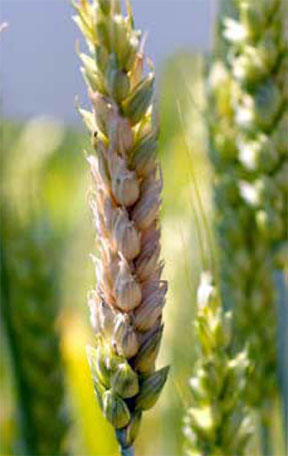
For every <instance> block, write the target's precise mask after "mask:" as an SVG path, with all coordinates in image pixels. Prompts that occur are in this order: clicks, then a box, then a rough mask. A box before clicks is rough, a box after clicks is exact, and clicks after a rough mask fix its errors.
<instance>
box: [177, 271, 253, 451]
mask: <svg viewBox="0 0 288 456" xmlns="http://www.w3.org/2000/svg"><path fill="white" fill-rule="evenodd" d="M230 317H231V315H230V314H229V313H224V312H223V310H222V307H221V303H220V299H219V296H218V295H217V292H216V289H215V288H214V287H213V285H212V280H211V276H210V274H209V273H203V274H202V278H201V283H200V286H199V289H198V312H197V318H196V322H195V329H196V335H197V341H198V348H199V358H198V363H197V364H196V366H195V372H194V376H193V377H192V378H191V379H190V382H189V383H190V390H191V393H192V401H193V403H192V406H191V407H190V408H189V409H188V411H187V414H186V417H185V427H184V433H185V436H186V449H187V454H189V455H191V456H192V455H193V456H196V455H198V456H203V455H207V456H208V455H213V456H214V455H215V456H216V455H217V456H232V455H233V456H240V455H243V454H244V453H245V449H246V447H247V444H248V442H249V438H250V434H251V432H252V426H251V423H250V416H249V412H248V410H247V409H246V407H245V406H244V405H243V392H244V390H245V387H246V385H247V380H248V378H247V373H248V368H249V362H248V359H247V354H246V352H241V353H238V354H237V355H234V356H233V355H231V347H232V337H231V321H230V320H231V318H230Z"/></svg>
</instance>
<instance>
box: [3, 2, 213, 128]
mask: <svg viewBox="0 0 288 456" xmlns="http://www.w3.org/2000/svg"><path fill="white" fill-rule="evenodd" d="M216 1H217V0H134V1H133V0H132V5H133V10H134V16H135V19H136V25H137V26H138V27H140V28H142V30H146V31H148V32H149V35H148V41H147V46H146V51H147V53H148V54H149V55H150V56H151V57H152V58H153V60H154V61H155V63H156V70H157V73H158V75H159V73H160V72H161V67H162V64H163V62H164V61H165V59H166V58H167V57H169V56H171V55H173V54H174V53H175V52H176V51H177V50H182V49H183V50H193V49H196V50H199V49H201V50H207V49H209V46H210V42H211V35H212V27H213V18H214V14H215V9H216ZM72 13H73V10H72V8H71V6H70V4H69V0H67V1H66V0H0V17H1V19H0V21H1V22H3V21H7V22H8V23H9V29H8V30H6V32H5V33H3V35H2V37H1V42H0V48H1V51H0V59H1V70H0V84H1V110H2V112H3V114H4V115H6V116H9V117H16V118H30V117H33V116H35V115H39V114H40V115H51V116H54V117H57V118H59V119H62V120H64V121H67V122H75V121H77V114H75V112H74V98H75V95H76V94H78V95H79V97H80V99H85V88H84V84H83V82H82V79H81V76H80V74H79V63H78V60H77V57H76V55H75V52H74V43H75V40H76V39H77V38H79V33H78V30H77V28H76V26H75V24H74V22H72V20H71V15H72Z"/></svg>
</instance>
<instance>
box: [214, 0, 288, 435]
mask: <svg viewBox="0 0 288 456" xmlns="http://www.w3.org/2000/svg"><path fill="white" fill-rule="evenodd" d="M284 3H285V2H284V1H281V0H271V1H259V2H253V1H250V0H237V1H236V2H234V6H235V10H236V14H235V16H236V18H231V17H228V18H225V19H224V21H223V28H222V30H223V31H222V33H223V35H222V39H226V42H227V48H226V49H227V54H226V56H225V57H224V56H220V60H218V62H216V63H215V64H214V65H213V67H212V71H211V73H210V81H209V85H210V94H211V96H212V106H213V113H212V117H213V121H212V123H211V128H210V137H211V157H212V161H213V163H214V166H215V169H216V174H217V182H216V189H215V195H216V198H215V201H216V207H217V209H218V210H217V226H218V233H219V240H220V247H221V249H222V251H221V256H222V261H221V264H222V283H223V286H222V291H223V299H224V301H225V305H228V306H229V305H231V303H232V306H233V310H234V313H235V331H236V332H237V340H238V343H239V344H240V345H243V343H245V341H249V355H250V357H251V358H252V359H253V361H254V363H255V371H254V376H253V382H251V384H250V386H249V388H248V391H247V394H248V397H247V398H248V400H249V403H250V404H253V405H254V406H256V407H260V408H261V409H262V412H261V413H262V420H263V423H264V425H265V426H266V425H267V423H269V413H270V412H269V408H270V405H269V403H270V402H269V401H270V400H271V399H273V398H274V397H275V395H276V394H277V378H276V374H277V371H276V330H277V311H276V293H275V282H274V277H273V276H274V271H275V268H276V267H280V269H281V268H284V267H285V265H284V263H285V261H286V260H287V257H286V256H285V251H286V249H287V247H286V246H287V179H285V178H284V176H285V175H287V166H288V162H287V157H288V153H287V139H286V138H287V128H288V115H287V39H285V37H284V28H285V21H286V20H287V15H285V12H284ZM210 106H211V104H210ZM284 258H286V260H285V261H284ZM237 328H238V329H237ZM267 411H268V414H267V413H266V412H267Z"/></svg>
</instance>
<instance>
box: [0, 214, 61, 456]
mask: <svg viewBox="0 0 288 456" xmlns="http://www.w3.org/2000/svg"><path fill="white" fill-rule="evenodd" d="M49 234H51V231H50V232H49V228H48V226H47V225H44V224H43V225H42V226H41V225H38V226H36V225H35V224H33V223H29V224H28V225H27V226H25V227H23V226H22V227H20V226H19V219H17V217H14V216H12V215H11V213H9V214H8V211H7V210H4V211H3V212H2V223H1V303H2V304H1V307H2V314H3V318H4V327H5V329H6V332H7V337H8V341H9V343H10V349H11V356H12V362H13V367H14V374H15V382H16V387H17V397H18V404H19V415H20V419H21V425H22V436H21V437H22V443H23V445H24V446H23V450H22V451H25V454H26V453H27V454H29V455H30V454H33V455H50V454H59V455H60V454H64V441H65V436H66V431H67V426H68V421H67V416H66V412H65V408H64V374H63V366H62V362H61V356H60V347H59V335H58V334H57V332H56V318H57V312H58V309H57V303H58V302H59V292H57V270H55V264H56V261H55V258H53V256H52V255H51V252H55V251H57V242H56V240H55V239H53V238H51V237H50V236H49Z"/></svg>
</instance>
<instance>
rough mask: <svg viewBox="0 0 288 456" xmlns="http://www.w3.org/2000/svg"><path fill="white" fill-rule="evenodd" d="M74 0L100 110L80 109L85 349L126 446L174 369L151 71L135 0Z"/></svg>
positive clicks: (86, 70)
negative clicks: (91, 281)
mask: <svg viewBox="0 0 288 456" xmlns="http://www.w3.org/2000/svg"><path fill="white" fill-rule="evenodd" d="M74 6H75V8H76V10H77V12H78V15H77V16H76V17H75V21H76V23H77V24H78V26H79V27H80V30H81V31H82V33H83V35H84V37H85V39H86V41H87V44H88V48H89V55H85V54H82V53H81V54H80V59H81V60H82V63H83V67H82V73H83V75H84V78H85V81H86V82H87V86H88V93H89V97H90V100H91V103H92V107H93V112H87V111H84V110H82V109H80V114H81V115H82V117H83V120H84V121H85V123H86V125H87V127H88V129H89V131H90V133H91V136H92V142H93V145H94V149H95V152H96V153H95V155H89V156H88V162H89V165H90V168H91V173H92V178H93V190H92V193H91V199H90V205H91V209H92V213H93V216H94V221H95V228H96V232H97V236H98V240H99V252H100V258H99V259H98V258H95V257H93V261H94V264H95V271H96V278H97V286H96V290H93V291H91V292H90V293H89V307H90V310H91V321H92V325H93V328H94V330H95V333H96V334H97V343H96V348H93V347H89V348H88V358H89V363H90V366H91V370H92V373H93V378H94V385H95V390H96V394H97V397H98V400H99V404H100V406H101V408H102V410H103V413H104V415H105V417H106V418H107V419H108V420H109V421H110V423H111V424H112V425H113V426H114V428H115V429H116V437H117V439H118V441H119V443H120V447H121V449H122V452H123V454H125V455H128V454H133V447H132V445H133V442H134V440H135V437H136V435H137V433H138V428H139V424H140V420H141V415H142V412H143V411H144V410H147V409H149V408H151V407H152V406H153V405H154V404H155V402H156V400H157V399H158V397H159V395H160V392H161V390H162V388H163V385H164V383H165V381H166V378H167V373H168V367H165V368H163V369H161V370H159V371H155V361H156V357H157V354H158V351H159V346H160V341H161V338H162V333H163V324H162V310H163V306H164V303H165V295H166V291H167V283H166V282H165V281H163V280H161V273H162V269H163V264H162V262H161V261H160V260H159V255H160V229H159V210H160V205H161V190H162V179H161V172H160V166H159V162H158V160H157V157H156V147H157V136H158V129H157V127H156V126H155V125H154V118H153V117H154V115H153V113H154V110H153V106H152V96H153V84H154V71H153V66H152V63H151V62H150V61H149V60H147V59H146V58H145V56H144V54H143V39H142V36H141V33H140V32H139V31H138V30H135V28H134V21H133V16H132V12H131V7H130V5H129V3H128V2H126V7H127V15H126V16H124V15H123V14H122V12H121V4H120V2H119V1H117V0H115V1H109V0H106V1H105V0H101V1H100V0H98V1H96V0H94V1H92V2H91V3H90V2H88V1H87V0H81V2H80V3H79V4H75V5H74ZM145 65H146V67H147V71H146V72H145V68H144V66H145Z"/></svg>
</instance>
